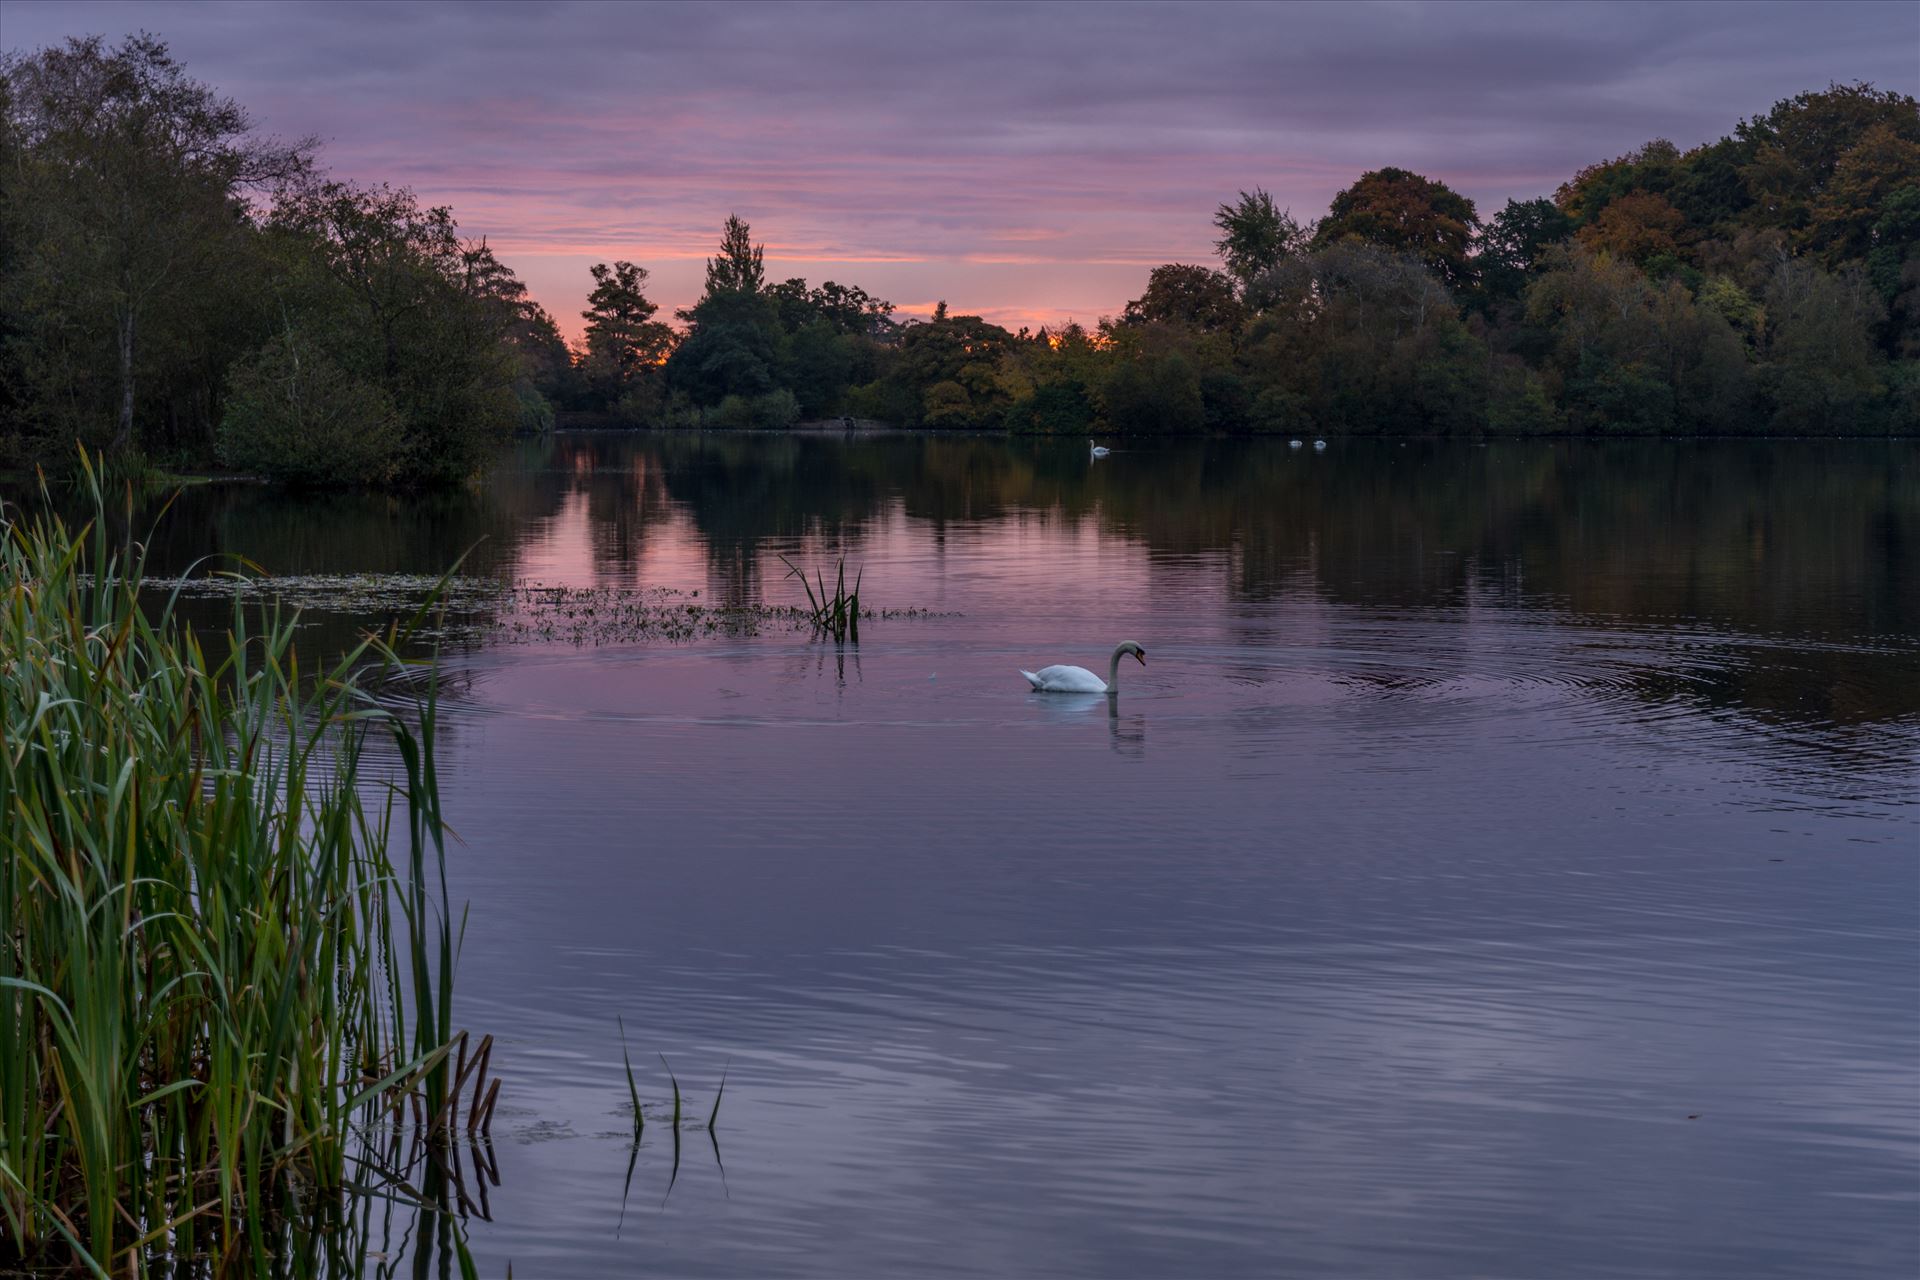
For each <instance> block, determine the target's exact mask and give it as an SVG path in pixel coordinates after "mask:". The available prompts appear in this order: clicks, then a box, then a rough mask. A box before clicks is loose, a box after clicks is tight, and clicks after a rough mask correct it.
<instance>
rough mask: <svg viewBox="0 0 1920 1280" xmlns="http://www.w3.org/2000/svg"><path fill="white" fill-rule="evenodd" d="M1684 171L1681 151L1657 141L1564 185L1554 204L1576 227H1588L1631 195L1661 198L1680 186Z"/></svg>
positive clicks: (1589, 169)
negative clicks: (1616, 202)
mask: <svg viewBox="0 0 1920 1280" xmlns="http://www.w3.org/2000/svg"><path fill="white" fill-rule="evenodd" d="M1683 169H1684V165H1683V162H1682V159H1681V155H1680V149H1679V148H1678V147H1676V146H1674V145H1673V144H1672V143H1671V142H1668V141H1667V140H1666V139H1665V138H1655V139H1654V140H1653V141H1651V142H1649V143H1647V144H1645V145H1644V146H1641V147H1638V148H1636V149H1634V150H1632V151H1629V152H1628V153H1627V154H1626V155H1623V156H1616V157H1615V158H1614V159H1612V160H1603V161H1601V162H1600V163H1598V164H1590V165H1588V166H1587V167H1586V168H1584V169H1582V170H1580V172H1578V173H1576V174H1574V175H1573V177H1571V178H1569V179H1568V180H1567V181H1565V182H1563V183H1561V184H1560V187H1559V189H1558V190H1557V191H1555V192H1554V193H1553V202H1554V204H1555V205H1557V206H1558V207H1559V209H1560V211H1561V212H1562V213H1564V214H1566V215H1567V217H1569V218H1571V219H1572V220H1573V223H1574V225H1575V226H1584V225H1586V224H1587V223H1590V222H1592V221H1593V220H1594V219H1595V218H1598V217H1599V216H1600V213H1601V211H1602V210H1604V209H1605V208H1606V207H1607V206H1608V205H1609V204H1612V203H1613V202H1614V201H1615V200H1618V199H1620V198H1621V197H1622V196H1625V195H1628V194H1629V193H1631V192H1635V191H1639V192H1649V191H1650V192H1653V193H1654V194H1656V195H1659V194H1664V193H1665V192H1667V191H1669V190H1671V189H1672V188H1673V187H1674V186H1675V185H1677V184H1678V183H1679V182H1680V180H1681V177H1682V172H1683Z"/></svg>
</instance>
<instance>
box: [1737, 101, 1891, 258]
mask: <svg viewBox="0 0 1920 1280" xmlns="http://www.w3.org/2000/svg"><path fill="white" fill-rule="evenodd" d="M1881 126H1884V127H1885V129H1886V130H1887V131H1888V133H1889V134H1890V135H1891V137H1892V138H1894V139H1904V140H1906V141H1908V142H1914V141H1920V104H1916V103H1915V101H1914V99H1913V98H1912V97H1910V96H1908V95H1906V94H1903V93H1894V92H1891V91H1888V92H1881V91H1879V90H1876V89H1875V88H1874V87H1873V86H1872V85H1871V84H1866V83H1864V82H1863V83H1859V84H1831V85H1828V86H1827V88H1826V89H1824V90H1822V91H1819V92H1814V93H1801V94H1796V95H1794V96H1793V97H1791V98H1786V99H1783V100H1782V101H1780V102H1777V103H1775V104H1774V106H1773V109H1772V110H1771V111H1769V112H1767V114H1766V115H1764V116H1757V117H1755V118H1754V119H1752V120H1743V121H1741V122H1740V124H1739V125H1738V126H1737V127H1736V128H1735V129H1734V136H1735V137H1736V138H1737V139H1739V140H1740V142H1742V143H1743V144H1744V145H1745V146H1746V148H1747V149H1748V154H1749V155H1750V156H1751V159H1749V160H1748V161H1747V162H1746V163H1745V164H1744V165H1742V166H1741V170H1740V176H1741V179H1742V181H1743V182H1744V183H1745V184H1746V187H1747V191H1748V193H1749V196H1750V198H1751V200H1752V204H1753V209H1752V215H1753V217H1754V219H1755V220H1756V221H1757V222H1758V223H1759V224H1760V225H1764V226H1776V227H1780V228H1782V229H1784V230H1785V231H1786V232H1787V233H1788V235H1789V236H1790V237H1791V238H1792V239H1793V241H1794V242H1795V243H1797V244H1805V245H1808V246H1809V247H1813V248H1821V247H1824V246H1823V245H1821V243H1820V232H1819V229H1818V228H1817V227H1814V226H1813V224H1814V223H1815V221H1816V210H1817V208H1818V206H1819V205H1820V203H1821V200H1822V197H1823V195H1824V194H1825V193H1826V189H1827V185H1828V183H1829V181H1830V180H1831V179H1832V178H1833V176H1834V171H1835V170H1836V169H1837V168H1838V167H1839V165H1840V162H1841V160H1842V158H1843V157H1844V156H1845V155H1846V154H1847V153H1848V152H1849V151H1851V150H1852V149H1853V148H1854V147H1855V146H1856V145H1858V144H1859V143H1861V142H1862V141H1864V140H1865V139H1866V137H1867V135H1868V134H1870V133H1872V132H1873V131H1874V130H1875V129H1876V128H1877V127H1881Z"/></svg>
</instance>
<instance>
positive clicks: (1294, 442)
mask: <svg viewBox="0 0 1920 1280" xmlns="http://www.w3.org/2000/svg"><path fill="white" fill-rule="evenodd" d="M1299 447H1300V442H1299V441H1298V440H1289V441H1287V448H1289V449H1298V448H1299Z"/></svg>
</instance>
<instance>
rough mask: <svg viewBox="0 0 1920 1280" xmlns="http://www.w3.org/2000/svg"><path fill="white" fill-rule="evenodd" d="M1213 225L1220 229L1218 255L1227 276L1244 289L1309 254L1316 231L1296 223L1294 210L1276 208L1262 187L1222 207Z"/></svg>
mask: <svg viewBox="0 0 1920 1280" xmlns="http://www.w3.org/2000/svg"><path fill="white" fill-rule="evenodd" d="M1213 225H1214V226H1216V227H1218V228H1219V229H1220V238H1219V239H1218V240H1216V241H1214V242H1213V247H1214V251H1215V252H1216V253H1218V254H1219V255H1220V260H1221V261H1222V262H1223V263H1225V264H1226V268H1227V274H1228V275H1230V276H1232V277H1233V278H1234V279H1235V280H1238V281H1239V282H1240V283H1241V284H1242V285H1244V284H1246V283H1247V282H1248V281H1251V280H1253V279H1255V278H1257V277H1258V276H1260V275H1261V274H1263V273H1264V272H1267V271H1271V270H1272V269H1273V268H1274V267H1277V266H1279V265H1280V263H1281V262H1282V261H1283V260H1284V259H1286V258H1289V257H1293V256H1297V255H1298V254H1301V253H1303V252H1305V251H1306V246H1307V240H1308V238H1309V237H1310V236H1311V235H1312V231H1313V229H1312V228H1311V227H1302V226H1301V225H1300V224H1299V223H1298V222H1296V221H1294V218H1293V214H1292V212H1291V211H1290V210H1283V209H1279V208H1276V207H1275V206H1274V203H1273V197H1272V196H1270V195H1268V194H1267V193H1266V192H1265V191H1263V190H1261V189H1260V188H1259V187H1255V188H1254V189H1253V190H1252V191H1250V192H1248V191H1242V192H1241V193H1240V198H1239V199H1238V200H1236V201H1235V202H1234V203H1232V204H1223V205H1221V206H1220V207H1219V209H1217V210H1215V211H1214V215H1213Z"/></svg>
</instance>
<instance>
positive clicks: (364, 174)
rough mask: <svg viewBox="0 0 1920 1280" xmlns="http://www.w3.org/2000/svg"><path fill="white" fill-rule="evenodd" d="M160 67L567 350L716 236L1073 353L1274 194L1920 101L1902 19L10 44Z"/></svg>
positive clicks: (1674, 17) (845, 11)
mask: <svg viewBox="0 0 1920 1280" xmlns="http://www.w3.org/2000/svg"><path fill="white" fill-rule="evenodd" d="M140 28H145V29H148V30H151V31H153V32H155V33H157V34H159V35H161V36H162V37H164V38H166V39H167V40H168V41H169V42H170V43H171V44H172V46H173V49H174V52H175V53H176V54H177V55H178V56H179V57H180V58H181V59H182V60H183V61H184V62H185V63H186V65H187V67H188V69H189V71H190V72H191V73H192V74H194V75H195V76H196V77H198V78H200V79H203V80H206V81H208V82H210V83H212V84H213V85H215V86H216V87H218V88H219V89H221V90H222V91H223V92H225V93H228V94H230V95H232V96H234V97H235V98H237V99H239V100H240V101H241V102H242V103H244V104H245V105H246V106H247V107H249V108H250V109H251V111H252V112H253V114H254V116H255V118H256V120H257V121H258V122H259V124H260V125H261V126H262V127H263V128H264V129H265V130H267V131H269V132H273V133H279V134H283V135H302V134H314V135H317V136H319V137H320V138H321V139H322V141H323V143H324V151H323V157H324V160H325V162H326V164H327V165H328V166H329V167H330V168H331V169H332V170H333V171H334V172H335V173H336V174H337V175H339V176H342V177H348V178H353V179H356V180H360V181H380V180H385V181H389V182H392V183H395V184H405V185H410V186H412V187H413V188H414V189H415V190H416V191H417V192H418V193H419V194H420V195H421V197H422V198H423V199H425V200H427V201H429V202H433V203H442V202H444V203H449V204H451V205H452V206H453V207H454V210H455V213H456V215H457V216H458V218H459V220H460V223H461V226H462V229H463V230H464V231H465V232H466V233H467V234H470V235H475V236H478V235H485V236H486V237H487V238H488V240H489V241H490V242H491V243H492V244H493V245H494V247H495V248H496V249H497V250H498V251H499V252H500V254H501V256H502V257H503V258H504V259H505V260H506V261H507V262H508V263H509V264H510V265H511V266H513V267H514V268H515V269H516V270H517V271H519V273H520V274H521V276H522V277H523V278H524V279H525V280H526V281H527V282H528V283H529V284H530V285H531V286H532V288H533V291H534V294H535V296H536V297H538V298H539V299H540V300H541V301H542V302H544V303H545V304H546V305H547V307H548V308H549V309H550V310H551V311H553V313H554V315H555V317H556V319H558V320H559V322H560V324H561V328H562V331H563V332H565V333H567V334H568V335H569V336H570V337H571V336H575V335H577V333H578V331H579V328H580V324H579V319H578V312H579V310H580V308H581V306H582V305H583V302H584V300H585V296H586V293H587V287H588V277H587V266H588V265H589V264H590V263H593V262H597V261H602V260H610V259H614V258H629V259H632V260H633V261H635V262H638V263H640V264H641V265H642V266H645V267H647V268H648V269H649V270H650V271H651V272H652V273H653V290H652V292H653V296H654V298H655V300H656V301H659V302H661V303H663V304H664V305H665V306H667V307H676V306H685V305H687V304H688V303H690V302H692V301H693V299H694V297H695V295H696V294H697V293H698V291H699V288H700V283H701V278H702V259H703V258H704V257H705V256H706V255H707V254H709V253H711V252H712V250H713V247H714V244H715V242H716V241H717V240H718V237H719V230H720V224H721V222H722V221H723V220H724V219H725V217H726V215H727V214H728V213H729V212H737V213H739V214H740V215H741V216H742V217H744V218H746V219H747V220H748V221H749V222H751V224H752V226H753V230H754V233H755V236H756V238H758V239H761V240H763V241H765V243H766V245H767V266H768V272H769V275H770V276H772V277H774V278H784V277H786V276H790V275H802V276H806V277H807V278H808V279H809V280H811V281H813V282H815V283H818V282H820V281H821V280H824V279H833V280H838V281H840V282H842V283H844V284H858V285H860V286H862V287H864V288H866V289H868V290H869V291H870V292H873V293H876V294H879V295H880V296H883V297H887V298H891V299H892V300H893V301H894V302H896V303H898V304H899V305H900V307H901V309H902V311H903V312H906V313H916V312H918V313H924V312H926V311H928V310H930V309H931V308H932V306H933V304H934V302H935V300H936V299H940V298H945V299H947V300H948V302H949V304H950V305H951V307H952V308H953V310H955V311H956V312H978V313H980V314H983V315H985V316H986V317H988V318H989V319H992V320H997V321H999V322H1001V323H1003V324H1008V325H1018V324H1022V323H1027V324H1038V323H1043V322H1057V321H1060V320H1063V319H1066V318H1069V317H1073V318H1077V319H1079V320H1081V321H1083V322H1088V323H1091V322H1093V321H1094V320H1096V319H1098V318H1099V317H1100V316H1101V315H1105V314H1112V313H1114V312H1116V311H1117V310H1118V309H1119V308H1120V307H1121V305H1122V304H1123V303H1124V302H1125V301H1126V300H1127V299H1128V298H1129V297H1132V296H1135V295H1137V294H1138V293H1139V292H1140V290H1141V288H1142V286H1143V284H1144V282H1145V278H1146V273H1147V269H1148V268H1149V267H1151V266H1153V265H1155V264H1156V263H1161V262H1167V261H1190V262H1199V261H1211V260H1212V258H1211V254H1212V249H1211V239H1212V228H1211V226H1210V225H1209V218H1210V215H1211V213H1212V211H1213V209H1214V207H1215V206H1216V205H1217V204H1219V203H1220V202H1221V201H1222V200H1225V199H1230V198H1232V197H1233V195H1234V194H1235V192H1236V191H1238V190H1239V189H1241V188H1243V187H1253V186H1255V185H1260V186H1264V187H1266V188H1267V189H1268V190H1270V191H1272V192H1273V193H1274V195H1275V197H1276V198H1277V199H1278V200H1279V202H1280V203H1282V204H1284V205H1288V206H1291V208H1292V209H1293V211H1294V213H1295V214H1296V215H1299V216H1301V217H1302V218H1303V220H1304V219H1305V218H1310V217H1316V216H1318V215H1319V214H1320V213H1322V212H1323V211H1324V209H1325V206H1326V203H1327V200H1328V199H1329V197H1331V196H1332V194H1333V193H1334V192H1335V191H1336V190H1338V189H1339V188H1341V187H1343V186H1345V185H1347V184H1348V183H1349V182H1351V181H1352V180H1353V179H1354V178H1355V177H1356V176H1358V175H1359V174H1360V173H1361V172H1362V171H1363V170H1366V169H1371V168H1378V167H1380V166H1383V165H1400V166H1403V167H1407V168H1412V169H1416V170H1418V171H1420V172H1422V173H1425V174H1427V175H1429V176H1432V177H1437V178H1440V179H1442V180H1444V181H1446V182H1448V183H1450V184H1452V185H1453V186H1455V187H1457V188H1459V189H1460V190H1462V191H1463V192H1465V193H1466V194H1467V195H1469V196H1471V197H1472V198H1473V199H1474V200H1475V201H1476V202H1477V203H1478V204H1479V206H1480V209H1481V211H1482V213H1483V214H1486V213H1491V212H1493V211H1494V210H1497V209H1498V208H1499V206H1500V205H1501V203H1502V202H1504V201H1505V200H1506V199H1507V198H1508V197H1510V196H1519V197H1530V196H1534V195H1540V194H1546V193H1549V192H1551V191H1552V189H1553V188H1554V187H1555V186H1556V185H1557V184H1558V183H1559V182H1560V181H1561V180H1563V179H1564V178H1565V177H1567V176H1568V175H1569V174H1571V173H1572V172H1573V171H1574V170H1575V169H1577V168H1579V167H1580V166H1581V165H1584V164H1587V163H1590V162H1592V161H1595V160H1600V159H1604V158H1607V157H1610V156H1614V155H1617V154H1619V153H1620V152H1623V151H1626V150H1628V149H1630V148H1632V147H1635V146H1637V145H1639V144H1640V143H1642V142H1644V141H1646V140H1647V139H1649V138H1653V137H1667V138H1671V139H1672V140H1673V141H1675V142H1677V143H1679V144H1680V145H1681V146H1683V147H1686V146H1691V145H1693V144H1695V143H1698V142H1702V141H1705V140H1708V139H1710V138H1713V137H1717V136H1719V135H1720V134H1722V133H1725V132H1726V131H1727V130H1728V129H1729V128H1730V127H1731V126H1732V125H1733V123H1734V122H1735V121H1736V120H1737V119H1739V118H1740V117H1742V116H1745V115H1751V114H1754V113H1756V112H1759V111H1763V110H1765V109H1766V108H1767V107H1768V106H1769V105H1771V104H1772V103H1773V102H1774V101H1775V100H1776V99H1778V98H1781V97H1785V96H1788V95H1790V94H1793V93H1796V92H1799V91H1801V90H1805V89H1813V88H1822V87H1824V86H1825V85H1826V84H1827V83H1828V82H1829V81H1832V80H1859V79H1866V80H1871V81H1873V82H1874V83H1876V84H1877V85H1879V86H1880V87H1882V88H1888V89H1898V90H1901V91H1904V92H1908V93H1913V92H1916V91H1920V5H1916V4H1913V3H1910V2H1909V0H1899V2H1897V3H1887V4H1854V5H1846V4H1761V5H1721V4H1704V5H1679V4H1647V5H1638V4H1618V5H1592V6H1589V5H1506V4H1466V3H1459V4H1443V5H1425V4H1377V5H1362V4H1341V5H1324V6H1323V5H1310V4H1299V5H1277V6H1271V7H1268V6H1240V5H1204V4H1198V3H1184V4H1170V5H1159V4H1143V5H1118V4H1116V5H1094V4H1082V5H1064V6H1052V5H985V4H973V5H951V6H921V5H897V6H881V5H871V4H837V3H829V4H815V5H807V4H786V5H778V6H758V5H738V6H719V5H703V6H695V7H679V6H666V5H661V6H650V5H640V4H627V5H620V4H586V3H582V4H562V5H513V4H487V5H471V6H468V5H456V4H431V5H401V4H353V3H342V2H340V0H333V2H330V3H324V4H312V5H307V4H295V3H283V4H263V5H249V4H178V3H146V4H137V5H135V4H89V3H78V2H76V0H61V2H59V3H51V4H48V3H37V2H26V0H7V3H5V4H0V43H4V45H5V47H6V48H8V49H10V50H20V49H32V48H36V47H38V46H41V45H44V44H47V43H49V42H53V41H56V40H59V39H62V38H64V37H66V36H69V35H77V34H84V33H90V32H99V33H103V34H105V35H108V36H109V37H118V36H120V35H123V34H125V33H127V32H129V31H132V30H136V29H140Z"/></svg>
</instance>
